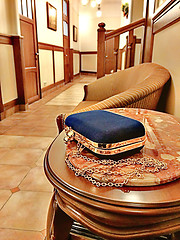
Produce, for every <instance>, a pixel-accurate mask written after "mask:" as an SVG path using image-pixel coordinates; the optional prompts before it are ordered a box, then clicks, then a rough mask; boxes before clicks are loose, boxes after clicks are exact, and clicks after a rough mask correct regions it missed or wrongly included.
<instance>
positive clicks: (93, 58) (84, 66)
mask: <svg viewBox="0 0 180 240" xmlns="http://www.w3.org/2000/svg"><path fill="white" fill-rule="evenodd" d="M81 70H82V71H90V72H97V55H96V54H86V55H85V54H83V55H81Z"/></svg>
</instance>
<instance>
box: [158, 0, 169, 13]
mask: <svg viewBox="0 0 180 240" xmlns="http://www.w3.org/2000/svg"><path fill="white" fill-rule="evenodd" d="M165 2H167V0H155V11H156V10H157V9H158V8H160V7H161V6H162V5H164V4H165Z"/></svg>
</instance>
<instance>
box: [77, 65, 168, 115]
mask: <svg viewBox="0 0 180 240" xmlns="http://www.w3.org/2000/svg"><path fill="white" fill-rule="evenodd" d="M169 79H170V73H169V71H168V70H167V69H165V68H164V67H162V66H160V65H158V64H155V63H143V64H140V65H137V66H135V67H131V68H128V69H125V70H121V71H118V72H116V73H113V74H111V75H108V76H105V77H102V78H99V79H97V80H96V81H94V82H92V83H90V84H88V85H85V86H84V91H85V96H84V99H83V101H82V102H81V103H80V104H78V105H77V107H76V108H75V109H74V111H73V112H84V111H90V110H98V109H108V108H124V107H133V108H145V109H156V107H157V104H158V101H159V98H160V96H161V93H162V89H163V86H164V85H165V83H166V82H167V81H168V80H169Z"/></svg>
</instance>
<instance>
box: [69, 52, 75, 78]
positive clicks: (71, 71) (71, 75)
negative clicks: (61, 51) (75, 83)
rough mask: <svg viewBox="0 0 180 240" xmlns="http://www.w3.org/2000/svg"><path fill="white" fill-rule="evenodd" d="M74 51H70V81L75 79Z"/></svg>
mask: <svg viewBox="0 0 180 240" xmlns="http://www.w3.org/2000/svg"><path fill="white" fill-rule="evenodd" d="M73 53H74V51H73V49H70V56H69V57H70V58H69V59H70V63H69V65H70V66H69V69H70V79H71V80H72V79H73Z"/></svg>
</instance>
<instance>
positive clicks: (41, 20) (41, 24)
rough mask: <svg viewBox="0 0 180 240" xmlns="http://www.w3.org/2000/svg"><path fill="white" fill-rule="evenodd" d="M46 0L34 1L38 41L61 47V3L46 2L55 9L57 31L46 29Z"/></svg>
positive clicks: (57, 1) (54, 0)
mask: <svg viewBox="0 0 180 240" xmlns="http://www.w3.org/2000/svg"><path fill="white" fill-rule="evenodd" d="M46 2H47V0H38V1H36V15H37V29H38V31H37V32H38V41H39V42H43V43H49V44H53V45H58V46H63V35H62V1H61V0H49V1H48V2H49V3H50V4H51V5H53V6H54V7H55V8H56V9H57V31H53V30H51V29H49V28H47V11H46Z"/></svg>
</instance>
